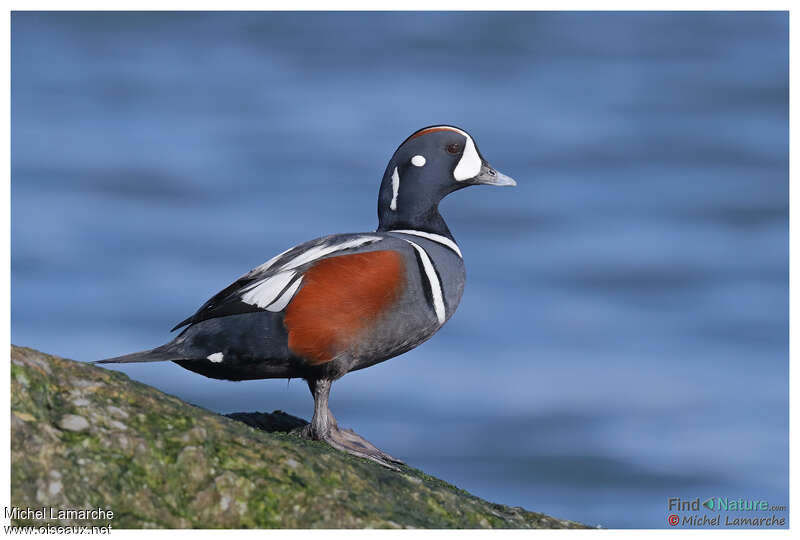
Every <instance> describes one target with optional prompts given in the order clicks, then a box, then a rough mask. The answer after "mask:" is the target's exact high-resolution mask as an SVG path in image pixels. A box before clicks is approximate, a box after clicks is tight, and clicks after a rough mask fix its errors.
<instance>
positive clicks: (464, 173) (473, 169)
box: [453, 135, 482, 182]
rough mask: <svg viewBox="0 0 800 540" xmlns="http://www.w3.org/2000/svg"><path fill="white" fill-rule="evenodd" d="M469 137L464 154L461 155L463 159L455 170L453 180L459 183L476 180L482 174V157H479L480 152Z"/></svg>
mask: <svg viewBox="0 0 800 540" xmlns="http://www.w3.org/2000/svg"><path fill="white" fill-rule="evenodd" d="M465 136H466V137H467V144H466V145H464V152H463V153H462V154H461V159H460V160H459V162H458V165H456V168H455V169H454V170H453V178H455V179H456V180H458V181H459V182H463V181H464V180H469V179H470V178H475V177H476V176H478V173H480V172H481V164H482V161H481V157H480V156H479V155H478V150H477V149H476V148H475V143H474V142H472V137H470V136H469V135H465Z"/></svg>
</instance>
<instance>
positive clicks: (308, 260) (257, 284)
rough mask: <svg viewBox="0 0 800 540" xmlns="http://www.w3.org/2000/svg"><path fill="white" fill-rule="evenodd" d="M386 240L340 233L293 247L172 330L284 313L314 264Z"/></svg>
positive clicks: (241, 279) (371, 236) (234, 284)
mask: <svg viewBox="0 0 800 540" xmlns="http://www.w3.org/2000/svg"><path fill="white" fill-rule="evenodd" d="M384 239H385V236H383V235H379V234H339V235H332V236H326V237H323V238H318V239H316V240H312V241H310V242H306V243H304V244H300V245H298V246H295V247H292V248H290V249H288V250H286V251H284V252H283V253H280V254H279V255H276V256H275V257H273V258H271V259H270V260H268V261H267V262H265V263H264V264H262V265H260V266H257V267H256V268H253V269H252V270H250V271H249V272H248V273H246V274H244V275H243V276H241V277H240V278H239V279H237V280H236V281H234V282H233V283H231V284H230V285H228V286H227V287H225V288H224V289H223V290H221V291H220V292H218V293H217V294H215V295H214V296H213V297H212V298H211V299H209V300H208V301H207V302H206V303H205V304H203V305H202V306H200V309H198V310H197V311H196V312H195V313H194V314H193V315H191V316H190V317H187V318H186V319H184V320H183V321H181V322H179V323H178V324H177V325H175V327H174V328H173V329H172V330H177V329H179V328H181V327H184V326H187V325H192V324H196V323H199V322H201V321H205V320H207V319H214V318H217V317H225V316H228V315H236V314H241V313H252V312H259V311H271V312H280V311H283V310H284V309H285V308H286V306H287V305H288V304H289V302H290V301H291V300H292V298H293V296H294V295H295V293H296V292H297V290H298V289H299V288H300V285H301V284H302V282H303V277H304V274H305V272H306V270H307V269H308V268H309V267H310V266H312V265H313V263H315V262H317V261H319V260H320V259H323V258H327V257H331V256H337V255H342V254H345V253H352V252H355V251H359V250H361V249H363V248H365V247H368V246H370V245H373V244H375V243H377V242H380V241H381V240H384Z"/></svg>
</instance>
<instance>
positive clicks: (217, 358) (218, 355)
mask: <svg viewBox="0 0 800 540" xmlns="http://www.w3.org/2000/svg"><path fill="white" fill-rule="evenodd" d="M224 356H225V355H224V354H222V353H221V352H215V353H214V354H209V355H208V356H206V358H208V359H209V360H211V361H212V362H222V358H223V357H224Z"/></svg>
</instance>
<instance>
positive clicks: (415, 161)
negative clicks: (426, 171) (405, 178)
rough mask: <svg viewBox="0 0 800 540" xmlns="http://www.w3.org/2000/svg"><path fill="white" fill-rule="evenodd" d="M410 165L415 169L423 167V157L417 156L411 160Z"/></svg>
mask: <svg viewBox="0 0 800 540" xmlns="http://www.w3.org/2000/svg"><path fill="white" fill-rule="evenodd" d="M411 164H412V165H414V166H415V167H424V166H425V156H420V155H419V154H417V155H416V156H414V157H412V158H411Z"/></svg>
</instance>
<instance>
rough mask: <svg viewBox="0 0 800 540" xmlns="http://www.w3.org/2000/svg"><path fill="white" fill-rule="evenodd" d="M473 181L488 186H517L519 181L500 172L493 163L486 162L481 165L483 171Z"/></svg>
mask: <svg viewBox="0 0 800 540" xmlns="http://www.w3.org/2000/svg"><path fill="white" fill-rule="evenodd" d="M472 181H473V182H474V183H476V184H486V185H487V186H516V185H517V182H516V180H514V179H513V178H511V177H510V176H506V175H505V174H503V173H501V172H498V171H496V170H494V168H492V166H491V165H489V164H488V163H486V162H484V163H483V165H481V172H479V173H478V176H476V177H474V178H473V179H472Z"/></svg>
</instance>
